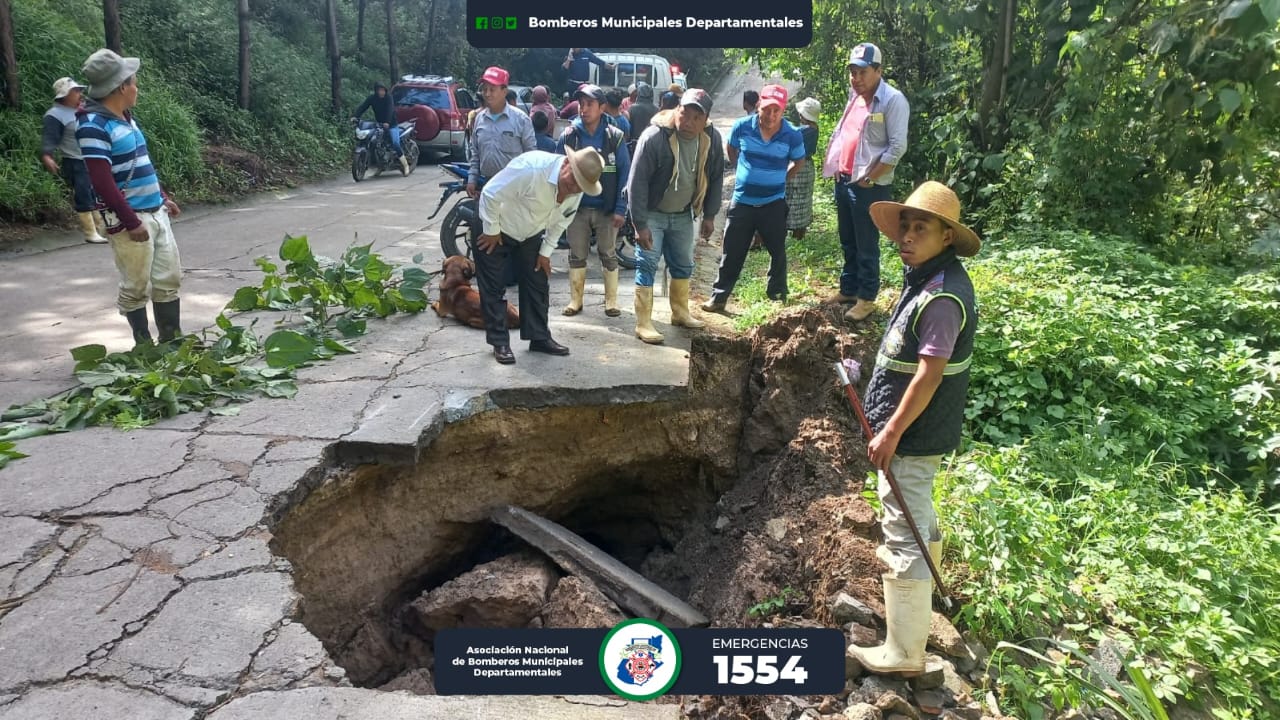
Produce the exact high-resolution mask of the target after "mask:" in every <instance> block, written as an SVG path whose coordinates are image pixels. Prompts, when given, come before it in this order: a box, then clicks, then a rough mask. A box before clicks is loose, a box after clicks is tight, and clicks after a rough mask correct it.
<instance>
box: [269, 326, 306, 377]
mask: <svg viewBox="0 0 1280 720" xmlns="http://www.w3.org/2000/svg"><path fill="white" fill-rule="evenodd" d="M265 347H266V349H267V364H268V365H270V366H271V367H273V368H282V367H297V366H298V365H301V364H303V363H305V362H307V361H308V360H310V359H311V358H312V357H313V356H314V355H315V349H316V344H315V341H314V340H312V339H311V338H309V337H307V336H306V335H303V334H302V333H297V332H294V331H292V330H277V331H275V332H273V333H271V335H270V336H268V337H267V341H266V343H265Z"/></svg>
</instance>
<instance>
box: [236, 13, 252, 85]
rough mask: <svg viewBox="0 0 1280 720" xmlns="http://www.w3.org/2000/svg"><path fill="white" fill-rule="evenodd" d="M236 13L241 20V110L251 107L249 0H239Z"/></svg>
mask: <svg viewBox="0 0 1280 720" xmlns="http://www.w3.org/2000/svg"><path fill="white" fill-rule="evenodd" d="M236 14H237V15H238V16H239V20H240V60H239V65H240V94H239V95H237V96H236V104H237V105H239V106H240V109H241V110H248V109H249V83H250V79H249V45H250V37H249V0H237V2H236Z"/></svg>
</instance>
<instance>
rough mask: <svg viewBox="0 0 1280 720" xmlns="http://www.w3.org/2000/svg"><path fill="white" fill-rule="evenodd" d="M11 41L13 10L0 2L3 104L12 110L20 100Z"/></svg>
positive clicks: (14, 53) (14, 55) (7, 3)
mask: <svg viewBox="0 0 1280 720" xmlns="http://www.w3.org/2000/svg"><path fill="white" fill-rule="evenodd" d="M15 45H16V43H15V42H14V40H13V9H12V8H11V7H9V0H0V63H3V64H4V104H5V105H6V106H8V107H11V108H13V109H14V110H17V109H18V102H19V101H20V100H21V99H22V97H21V95H20V93H19V92H18V54H17V52H16V50H15Z"/></svg>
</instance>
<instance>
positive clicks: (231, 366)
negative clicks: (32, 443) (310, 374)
mask: <svg viewBox="0 0 1280 720" xmlns="http://www.w3.org/2000/svg"><path fill="white" fill-rule="evenodd" d="M218 330H219V331H220V332H219V333H215V335H216V339H214V340H213V342H211V343H207V344H206V343H205V342H203V341H201V340H199V339H198V338H196V337H195V336H187V337H185V338H182V339H181V341H180V342H179V343H177V344H176V346H168V345H153V344H141V345H138V346H136V347H134V349H132V350H130V351H128V352H118V353H108V352H107V349H106V348H105V347H103V346H102V345H82V346H80V347H77V348H74V349H72V351H71V356H72V357H73V358H74V359H75V360H76V366H75V373H76V379H77V380H79V381H80V385H78V386H76V387H74V388H72V389H70V390H67V391H66V392H63V393H60V394H58V395H55V396H54V397H52V398H49V399H46V400H40V401H37V402H35V403H31V404H29V405H27V406H24V407H23V408H19V409H17V412H18V413H21V414H26V415H32V414H34V413H37V412H38V413H40V416H39V417H40V419H41V420H42V421H43V422H44V423H46V425H45V427H44V428H43V429H44V431H46V432H64V431H67V430H78V429H80V428H84V427H88V426H92V425H106V424H110V425H114V426H116V427H119V428H124V429H131V428H137V427H143V426H146V425H151V424H153V423H155V422H157V421H158V420H162V419H164V418H169V417H174V416H175V415H179V414H182V413H184V412H190V411H195V410H204V409H206V408H209V409H213V410H214V412H221V413H222V414H230V413H233V412H235V410H234V409H232V408H225V407H224V406H225V405H226V404H227V403H238V402H243V401H245V400H248V399H250V398H252V397H254V396H257V395H266V396H268V397H293V395H294V394H295V393H296V392H297V390H298V388H297V385H296V384H295V383H294V380H293V370H292V368H287V367H286V368H279V367H265V368H264V367H258V366H256V365H254V364H253V363H252V361H253V360H254V359H256V358H257V357H258V356H259V355H260V350H261V348H260V346H259V343H258V339H257V337H256V336H255V335H254V334H253V332H252V331H251V330H250V329H249V328H245V327H240V326H235V325H232V324H231V322H230V321H229V320H227V318H226V317H224V316H222V315H219V316H218Z"/></svg>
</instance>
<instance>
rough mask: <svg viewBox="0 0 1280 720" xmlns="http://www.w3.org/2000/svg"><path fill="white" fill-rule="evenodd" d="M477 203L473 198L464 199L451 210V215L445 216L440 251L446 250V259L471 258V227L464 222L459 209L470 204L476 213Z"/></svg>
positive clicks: (441, 226)
mask: <svg viewBox="0 0 1280 720" xmlns="http://www.w3.org/2000/svg"><path fill="white" fill-rule="evenodd" d="M475 202H476V201H475V200H472V199H471V198H464V199H462V200H460V201H458V202H457V203H456V204H455V205H454V206H453V207H452V208H449V214H448V215H445V216H444V222H443V223H441V225H440V249H442V250H444V256H445V257H452V256H454V255H463V256H466V257H471V226H470V225H469V224H467V223H464V222H463V221H462V211H461V210H460V209H459V208H461V207H462V205H463V203H470V205H471V210H472V212H473V213H474V212H475Z"/></svg>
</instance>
